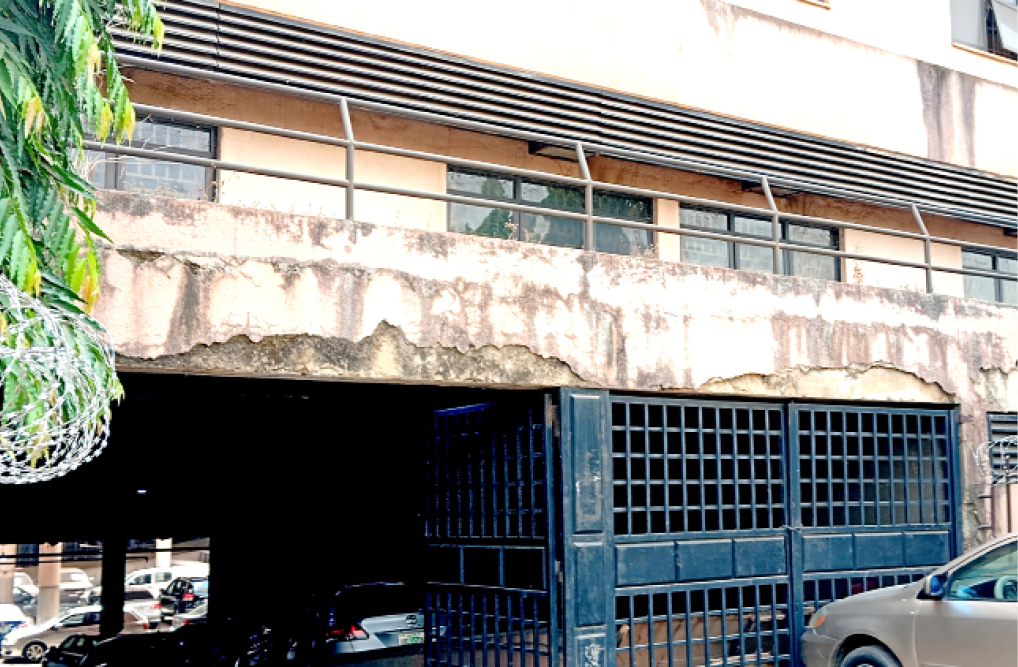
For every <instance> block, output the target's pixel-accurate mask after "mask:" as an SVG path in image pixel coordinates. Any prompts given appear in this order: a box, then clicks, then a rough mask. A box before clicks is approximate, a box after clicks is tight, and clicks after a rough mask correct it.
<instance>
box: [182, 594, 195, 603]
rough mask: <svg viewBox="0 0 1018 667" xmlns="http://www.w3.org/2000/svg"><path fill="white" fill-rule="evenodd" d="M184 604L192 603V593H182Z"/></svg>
mask: <svg viewBox="0 0 1018 667" xmlns="http://www.w3.org/2000/svg"><path fill="white" fill-rule="evenodd" d="M182 599H183V600H184V602H194V593H184V597H183V598H182Z"/></svg>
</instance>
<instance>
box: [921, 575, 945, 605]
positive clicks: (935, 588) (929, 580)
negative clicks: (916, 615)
mask: <svg viewBox="0 0 1018 667" xmlns="http://www.w3.org/2000/svg"><path fill="white" fill-rule="evenodd" d="M946 579H947V577H945V576H944V575H942V574H931V575H930V576H928V577H926V583H924V584H923V593H924V597H926V598H928V599H930V600H940V599H943V597H944V584H945V583H946Z"/></svg>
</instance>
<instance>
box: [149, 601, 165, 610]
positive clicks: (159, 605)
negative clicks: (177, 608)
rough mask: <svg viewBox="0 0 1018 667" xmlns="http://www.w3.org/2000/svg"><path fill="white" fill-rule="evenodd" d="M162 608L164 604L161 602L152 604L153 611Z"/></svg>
mask: <svg viewBox="0 0 1018 667" xmlns="http://www.w3.org/2000/svg"><path fill="white" fill-rule="evenodd" d="M162 606H163V604H162V603H161V602H153V603H152V608H153V609H161V608H162Z"/></svg>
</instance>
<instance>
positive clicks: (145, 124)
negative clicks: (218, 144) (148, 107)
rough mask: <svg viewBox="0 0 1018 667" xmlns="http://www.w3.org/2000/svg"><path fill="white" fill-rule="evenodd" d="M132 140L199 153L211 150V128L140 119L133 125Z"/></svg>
mask: <svg viewBox="0 0 1018 667" xmlns="http://www.w3.org/2000/svg"><path fill="white" fill-rule="evenodd" d="M132 142H134V143H142V144H145V145H146V147H148V148H152V147H160V148H161V147H165V148H178V149H181V150H186V151H196V152H200V153H211V152H212V130H211V129H209V128H207V127H186V126H183V125H172V124H169V123H164V122H158V121H150V120H142V121H138V123H137V124H136V125H135V126H134V136H133V137H132Z"/></svg>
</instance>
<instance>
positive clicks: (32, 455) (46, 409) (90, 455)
mask: <svg viewBox="0 0 1018 667" xmlns="http://www.w3.org/2000/svg"><path fill="white" fill-rule="evenodd" d="M119 395H120V384H119V382H118V380H117V376H116V373H115V371H114V367H113V346H112V344H111V343H110V339H109V335H108V334H107V333H106V330H105V329H104V328H103V327H102V325H100V324H99V323H98V322H96V321H95V320H93V319H92V318H90V317H88V316H87V315H83V314H77V313H74V312H71V311H69V310H64V309H57V308H54V307H53V306H49V305H47V304H45V303H43V302H42V301H40V300H38V299H35V298H33V297H31V296H29V295H28V294H26V293H24V292H22V291H21V290H20V289H18V288H17V287H16V286H15V285H14V283H12V282H11V281H10V280H9V279H8V278H7V277H6V276H3V275H0V400H2V410H0V484H31V483H34V482H43V481H46V480H49V479H53V478H55V477H60V476H62V475H65V474H67V473H68V472H70V471H72V470H75V469H76V468H78V467H79V466H81V465H82V464H83V463H87V462H89V461H91V460H92V459H94V458H95V457H96V456H98V455H99V454H100V453H101V452H102V450H103V449H104V448H105V447H106V440H107V437H108V436H109V422H110V403H111V401H112V400H113V399H114V398H118V397H119Z"/></svg>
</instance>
